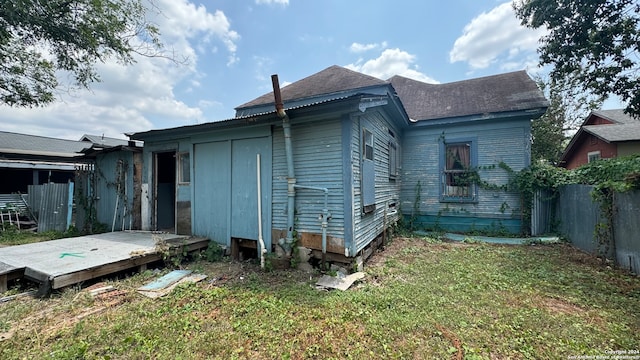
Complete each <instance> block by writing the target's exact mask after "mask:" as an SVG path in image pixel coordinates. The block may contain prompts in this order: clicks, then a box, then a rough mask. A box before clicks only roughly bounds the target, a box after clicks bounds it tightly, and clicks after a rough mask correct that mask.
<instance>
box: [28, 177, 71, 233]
mask: <svg viewBox="0 0 640 360" xmlns="http://www.w3.org/2000/svg"><path fill="white" fill-rule="evenodd" d="M28 191H29V207H30V208H31V210H32V211H33V212H34V215H35V216H36V217H37V218H38V232H42V231H49V230H56V231H66V230H67V229H68V228H69V226H71V214H72V211H73V183H72V182H70V183H66V184H55V183H48V184H43V185H29V187H28Z"/></svg>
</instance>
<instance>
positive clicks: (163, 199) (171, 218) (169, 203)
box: [153, 151, 177, 233]
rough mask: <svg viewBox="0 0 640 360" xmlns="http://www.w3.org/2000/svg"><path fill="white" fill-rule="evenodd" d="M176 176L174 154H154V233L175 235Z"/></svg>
mask: <svg viewBox="0 0 640 360" xmlns="http://www.w3.org/2000/svg"><path fill="white" fill-rule="evenodd" d="M176 175H177V173H176V152H175V151H169V152H159V153H155V154H154V196H153V199H154V212H153V214H154V215H153V219H154V224H153V228H154V230H156V231H166V232H169V233H175V229H176Z"/></svg>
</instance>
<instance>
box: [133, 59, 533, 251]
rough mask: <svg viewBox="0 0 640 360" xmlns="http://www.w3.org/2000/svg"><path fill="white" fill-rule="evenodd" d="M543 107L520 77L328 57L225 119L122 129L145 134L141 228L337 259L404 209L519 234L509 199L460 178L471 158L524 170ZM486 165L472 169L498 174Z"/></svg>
mask: <svg viewBox="0 0 640 360" xmlns="http://www.w3.org/2000/svg"><path fill="white" fill-rule="evenodd" d="M278 95H279V96H278ZM280 102H282V103H283V104H284V105H283V106H279V107H278V109H276V105H277V104H278V103H280ZM545 109H546V101H545V99H544V97H543V96H542V94H541V92H540V91H539V90H538V88H537V87H536V85H535V83H534V82H533V81H532V80H531V79H530V78H529V77H528V76H527V74H526V73H525V72H515V73H509V74H503V75H498V76H493V77H488V78H482V79H474V80H469V81H463V82H459V83H452V84H441V85H432V84H425V83H421V82H417V81H414V80H410V79H406V78H402V77H398V76H396V77H394V78H392V79H389V80H388V81H384V80H380V79H377V78H374V77H371V76H368V75H364V74H361V73H358V72H355V71H352V70H348V69H346V68H342V67H339V66H331V67H329V68H327V69H325V70H322V71H320V72H318V73H316V74H314V75H311V76H309V77H307V78H304V79H302V80H299V81H297V82H294V83H292V84H290V85H288V86H286V87H284V88H282V90H281V91H280V89H279V86H278V85H277V82H275V84H274V93H268V94H265V95H263V96H261V97H259V98H257V99H254V100H252V101H250V102H248V103H245V104H243V105H240V106H239V107H237V108H236V116H235V117H234V118H233V119H229V120H224V121H218V122H211V123H204V124H199V125H191V126H182V127H177V128H170V129H162V130H150V131H147V132H140V133H135V134H132V135H131V138H132V139H135V140H142V141H144V143H145V146H144V152H143V159H142V163H143V168H142V178H141V182H142V184H141V192H142V193H141V198H142V199H143V200H142V205H141V213H142V228H143V229H146V230H169V231H175V232H177V233H179V234H194V235H199V236H207V237H209V238H210V239H212V240H214V241H216V242H218V243H219V244H221V245H223V246H228V247H230V248H231V249H232V252H233V249H234V248H236V249H237V248H243V247H248V248H260V247H262V246H261V245H260V244H261V243H264V248H266V249H267V250H268V251H271V250H273V249H275V248H276V247H280V248H283V249H285V250H290V248H291V246H292V245H294V243H295V244H296V245H297V246H303V247H306V248H308V249H311V250H312V251H313V254H314V255H315V256H317V257H318V258H320V257H322V258H325V257H326V258H327V259H329V260H335V261H345V262H348V261H351V260H352V259H353V258H354V257H356V256H359V255H367V254H368V253H370V250H371V249H372V248H373V247H375V245H377V244H378V243H379V242H380V241H381V240H382V239H383V236H384V234H385V233H386V232H385V229H386V228H388V227H389V226H392V225H393V224H395V223H396V222H397V221H398V220H399V219H400V216H401V212H402V213H404V214H405V215H411V216H412V218H413V219H414V220H415V221H416V222H420V223H421V224H422V225H423V226H428V225H430V224H431V225H433V224H436V223H437V222H439V225H440V226H443V227H444V226H445V225H448V224H451V226H452V228H454V229H455V228H459V227H461V226H464V225H466V226H470V225H473V226H477V227H481V226H490V225H491V224H492V223H495V222H496V221H501V222H502V223H503V224H505V225H507V226H509V227H510V228H513V229H516V227H517V226H518V225H519V222H518V221H519V217H518V216H516V213H517V211H515V210H516V209H518V207H519V198H518V197H517V195H516V194H498V195H496V194H493V193H491V192H489V191H484V190H482V189H480V188H478V187H477V185H476V184H463V183H462V182H461V180H460V179H462V178H463V176H462V174H463V172H464V171H467V170H468V168H469V167H473V166H482V165H490V164H495V163H498V162H504V163H506V164H508V165H509V166H510V167H511V168H513V169H514V170H519V169H521V168H522V167H525V166H527V165H528V164H529V143H530V121H531V120H532V119H533V118H535V117H537V116H540V115H541V114H542V113H543V112H544V111H545ZM448 153H451V154H453V155H451V156H449V155H446V154H448ZM494 172H495V174H494ZM494 172H489V171H488V170H487V171H486V173H485V171H481V174H480V175H481V176H482V178H483V179H485V177H486V178H487V179H488V180H491V181H496V182H500V181H506V175H505V174H501V173H498V172H496V171H494ZM418 184H420V186H418ZM417 190H419V196H416V195H417V194H416V191H417ZM416 199H419V201H416ZM447 209H448V210H447ZM505 209H511V210H513V211H504V210H505ZM445 220H446V221H445Z"/></svg>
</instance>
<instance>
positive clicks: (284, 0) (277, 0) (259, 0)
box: [256, 0, 289, 6]
mask: <svg viewBox="0 0 640 360" xmlns="http://www.w3.org/2000/svg"><path fill="white" fill-rule="evenodd" d="M256 4H267V5H271V4H279V5H282V6H287V5H289V0H256Z"/></svg>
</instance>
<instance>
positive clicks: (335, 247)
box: [300, 233, 344, 254]
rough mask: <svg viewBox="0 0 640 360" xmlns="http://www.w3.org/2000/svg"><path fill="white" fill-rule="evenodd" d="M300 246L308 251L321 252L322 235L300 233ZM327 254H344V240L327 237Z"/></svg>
mask: <svg viewBox="0 0 640 360" xmlns="http://www.w3.org/2000/svg"><path fill="white" fill-rule="evenodd" d="M300 245H301V246H304V247H306V248H309V249H314V250H322V235H321V234H314V233H302V234H300ZM327 253H336V254H344V239H341V238H336V237H333V236H329V235H327Z"/></svg>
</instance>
